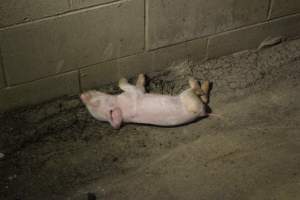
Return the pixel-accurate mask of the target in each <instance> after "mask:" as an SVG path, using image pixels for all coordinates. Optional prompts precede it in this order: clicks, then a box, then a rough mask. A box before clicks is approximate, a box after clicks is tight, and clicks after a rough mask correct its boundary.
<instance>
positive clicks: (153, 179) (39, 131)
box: [0, 40, 300, 200]
mask: <svg viewBox="0 0 300 200" xmlns="http://www.w3.org/2000/svg"><path fill="white" fill-rule="evenodd" d="M299 60H300V40H298V41H294V42H291V43H285V44H281V45H279V46H276V47H273V48H270V49H266V50H263V51H261V52H244V53H242V54H237V55H232V56H228V57H224V58H220V59H216V60H212V61H208V62H207V63H204V64H202V65H197V66H194V67H191V68H189V69H185V68H184V67H183V66H180V69H179V71H176V70H173V71H172V72H171V73H162V74H160V75H155V76H156V78H152V79H150V81H151V83H150V89H151V91H152V90H154V91H159V92H164V93H176V92H178V91H180V90H181V89H182V87H184V86H185V84H186V76H185V75H188V74H189V73H190V74H193V75H194V76H195V77H196V78H198V79H210V80H212V81H213V82H214V87H213V90H212V92H211V102H210V107H211V108H212V110H213V113H215V114H217V115H218V116H211V117H209V118H206V119H202V120H199V121H197V122H195V123H192V124H189V125H185V126H180V127H172V128H162V127H155V126H145V125H134V124H129V125H125V126H124V127H123V128H122V129H121V130H119V131H116V130H112V129H111V127H109V125H108V124H104V123H100V122H97V121H95V120H93V119H92V118H91V117H90V116H89V115H88V113H87V112H86V110H85V109H84V108H83V107H82V105H81V104H80V103H79V101H78V99H72V98H71V99H62V100H57V101H55V102H50V103H47V104H44V105H39V106H36V107H33V108H28V109H25V110H19V111H16V112H12V113H7V114H3V115H2V116H0V120H1V124H2V126H1V128H0V131H1V135H0V141H2V142H1V145H0V152H2V153H4V154H5V157H4V158H0V176H1V177H3V178H2V179H1V180H0V199H75V200H80V199H88V194H89V199H110V200H111V199H122V200H126V199H128V200H129V199H130V200H132V199H153V200H154V199H155V200H156V199H162V200H165V199H170V200H171V199H172V200H174V199H187V200H191V199H203V200H205V199H207V200H214V199H216V200H219V199H222V200H223V199H228V200H234V199H237V200H241V199H251V200H252V199H253V200H260V199H262V200H269V199H270V200H281V199H284V200H290V199H291V200H294V199H300V131H299V130H300V101H299V99H300V92H299V91H300V78H299V77H300V62H299ZM218 66H221V67H218ZM173 69H174V68H173ZM207 71H208V72H207ZM166 74H167V75H166ZM183 75H184V76H183ZM162 80H164V82H163V83H162ZM151 84H152V85H151ZM156 85H158V86H157V87H156Z"/></svg>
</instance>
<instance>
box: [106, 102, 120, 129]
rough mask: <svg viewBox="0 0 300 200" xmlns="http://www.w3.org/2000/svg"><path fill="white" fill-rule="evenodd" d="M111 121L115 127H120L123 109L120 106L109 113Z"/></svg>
mask: <svg viewBox="0 0 300 200" xmlns="http://www.w3.org/2000/svg"><path fill="white" fill-rule="evenodd" d="M109 115H110V116H109V123H110V124H111V126H112V127H113V128H115V129H119V128H120V127H121V124H122V111H121V109H120V108H119V107H117V108H114V109H112V110H111V111H110V113H109Z"/></svg>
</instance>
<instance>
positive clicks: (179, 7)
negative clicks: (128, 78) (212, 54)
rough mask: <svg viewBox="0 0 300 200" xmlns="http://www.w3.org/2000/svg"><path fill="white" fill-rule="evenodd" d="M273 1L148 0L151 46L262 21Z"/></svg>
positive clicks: (154, 46)
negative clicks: (270, 2)
mask: <svg viewBox="0 0 300 200" xmlns="http://www.w3.org/2000/svg"><path fill="white" fill-rule="evenodd" d="M268 5H269V0H253V1H237V0H210V1H208V0H198V1H195V0H185V1H182V0H164V1H162V0H147V4H146V9H147V10H146V13H147V14H146V18H147V20H146V21H147V30H148V34H147V35H148V37H147V40H146V41H147V48H148V49H155V48H158V47H162V46H166V45H170V44H174V43H178V42H182V41H186V40H190V39H193V38H197V37H202V36H206V35H210V34H214V33H218V32H222V31H225V30H229V29H233V28H237V27H241V26H245V25H249V24H254V23H257V22H261V21H263V20H265V19H266V18H267V10H268Z"/></svg>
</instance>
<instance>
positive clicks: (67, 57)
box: [0, 0, 300, 112]
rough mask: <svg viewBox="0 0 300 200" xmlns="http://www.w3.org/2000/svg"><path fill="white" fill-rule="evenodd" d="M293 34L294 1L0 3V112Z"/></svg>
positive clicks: (296, 24) (297, 8)
mask: <svg viewBox="0 0 300 200" xmlns="http://www.w3.org/2000/svg"><path fill="white" fill-rule="evenodd" d="M298 35H300V1H299V0H252V1H246V0H185V1H183V0H3V1H1V2H0V112H3V111H6V110H10V109H13V108H17V107H20V106H24V105H30V104H36V103H40V102H43V101H46V100H50V99H52V98H56V97H59V96H62V95H75V94H79V93H80V92H81V91H83V90H88V89H91V88H95V87H97V86H99V85H101V84H106V83H109V82H113V81H116V80H117V79H119V78H120V77H121V76H126V77H130V76H133V75H136V74H137V73H140V72H150V71H156V70H160V69H163V68H164V67H167V66H169V65H171V64H175V63H177V62H180V61H182V60H184V59H187V58H189V59H192V60H195V61H201V60H205V59H210V58H214V57H219V56H222V55H226V54H230V53H233V52H236V51H240V50H245V49H251V48H256V47H257V46H258V45H259V44H260V43H261V42H262V41H263V40H265V39H266V38H268V37H276V36H283V37H288V38H294V37H297V36H298Z"/></svg>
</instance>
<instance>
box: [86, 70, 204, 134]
mask: <svg viewBox="0 0 300 200" xmlns="http://www.w3.org/2000/svg"><path fill="white" fill-rule="evenodd" d="M189 85H190V88H188V89H186V90H185V91H183V92H182V93H181V94H179V95H177V96H171V95H161V94H153V93H146V92H145V76H144V75H143V74H140V75H139V76H138V79H137V82H136V85H132V84H129V83H128V81H127V80H126V79H125V78H122V79H120V81H119V87H120V88H121V90H122V91H123V92H122V93H121V94H119V95H110V94H106V93H103V92H99V91H95V90H92V91H88V92H85V93H83V94H81V95H80V98H81V100H82V102H83V103H84V104H85V106H86V107H87V109H88V111H89V112H90V114H91V115H92V116H93V117H95V118H96V119H98V120H100V121H108V122H109V123H110V124H111V126H112V127H113V128H115V129H118V128H120V127H121V125H122V123H123V122H125V123H142V124H152V125H159V126H175V125H181V124H185V123H189V122H192V121H194V120H196V119H198V118H200V117H204V116H207V113H206V104H207V101H208V100H207V94H208V90H209V82H208V81H205V82H204V83H203V84H202V85H201V87H200V85H199V84H198V82H197V81H196V80H195V79H194V78H190V79H189Z"/></svg>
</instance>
